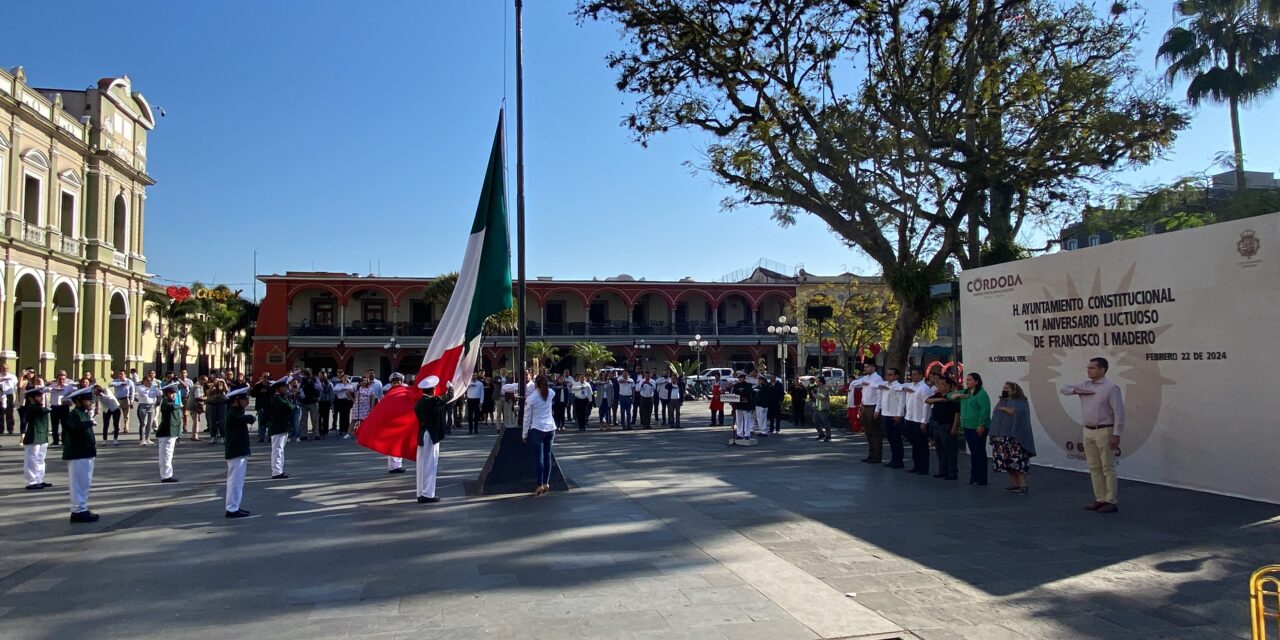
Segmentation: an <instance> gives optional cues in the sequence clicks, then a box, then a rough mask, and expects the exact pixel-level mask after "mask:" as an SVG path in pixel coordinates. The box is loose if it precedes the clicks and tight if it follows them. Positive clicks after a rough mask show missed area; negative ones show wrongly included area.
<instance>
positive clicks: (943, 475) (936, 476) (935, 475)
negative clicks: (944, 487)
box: [925, 471, 947, 478]
mask: <svg viewBox="0 0 1280 640" xmlns="http://www.w3.org/2000/svg"><path fill="white" fill-rule="evenodd" d="M925 473H929V472H928V471H926V472H925ZM933 477H935V478H945V477H947V474H945V473H935V474H933Z"/></svg>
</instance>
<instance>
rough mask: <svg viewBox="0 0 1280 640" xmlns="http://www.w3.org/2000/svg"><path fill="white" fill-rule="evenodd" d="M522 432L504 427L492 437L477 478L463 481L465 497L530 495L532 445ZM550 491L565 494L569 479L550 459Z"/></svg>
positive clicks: (534, 472)
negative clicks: (488, 450) (521, 435)
mask: <svg viewBox="0 0 1280 640" xmlns="http://www.w3.org/2000/svg"><path fill="white" fill-rule="evenodd" d="M520 432H521V430H520V429H518V428H516V427H507V428H505V429H503V430H502V434H501V435H498V436H497V437H495V438H494V441H493V450H492V451H490V452H489V459H488V460H486V461H485V463H484V468H483V469H481V470H480V477H479V478H477V479H475V480H471V481H467V482H463V483H462V485H463V489H464V490H465V491H466V494H467V495H468V496H493V495H502V494H508V493H533V490H534V489H535V488H537V468H536V466H535V463H534V458H533V445H531V444H529V443H527V442H525V441H524V440H523V439H522V438H521V437H520ZM548 484H550V485H551V490H552V491H568V490H569V487H570V486H571V485H570V484H569V480H568V479H567V478H565V477H564V474H563V473H562V472H561V471H560V464H559V462H557V461H556V459H555V454H554V453H552V456H551V479H550V480H549V481H548Z"/></svg>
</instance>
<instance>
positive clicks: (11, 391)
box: [0, 363, 18, 435]
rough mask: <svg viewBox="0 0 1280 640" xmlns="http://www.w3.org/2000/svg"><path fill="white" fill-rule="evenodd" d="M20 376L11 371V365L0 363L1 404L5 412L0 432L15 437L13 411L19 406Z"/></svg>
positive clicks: (1, 415)
mask: <svg viewBox="0 0 1280 640" xmlns="http://www.w3.org/2000/svg"><path fill="white" fill-rule="evenodd" d="M17 393H18V376H15V375H13V373H11V372H10V371H9V365H8V364H4V363H0V402H2V403H3V404H4V412H3V413H2V414H0V430H4V431H5V432H6V433H8V434H9V435H13V410H14V407H15V406H16V405H17V402H16V400H15V398H17V397H18V396H17Z"/></svg>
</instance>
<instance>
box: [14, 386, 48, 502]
mask: <svg viewBox="0 0 1280 640" xmlns="http://www.w3.org/2000/svg"><path fill="white" fill-rule="evenodd" d="M25 395H26V404H24V405H23V406H22V408H20V409H18V413H19V415H20V416H21V418H22V424H24V425H26V430H25V431H23V432H22V471H23V474H24V475H26V477H27V491H35V490H37V489H44V488H47V487H52V486H53V485H51V484H49V483H48V482H45V481H44V458H45V455H46V454H47V453H48V451H49V408H48V407H46V406H44V387H35V388H32V389H27V391H26V394H25Z"/></svg>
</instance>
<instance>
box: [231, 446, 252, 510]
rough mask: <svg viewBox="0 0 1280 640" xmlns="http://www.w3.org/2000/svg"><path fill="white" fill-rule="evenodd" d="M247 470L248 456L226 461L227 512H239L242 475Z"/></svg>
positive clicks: (242, 488) (241, 496) (242, 492)
mask: <svg viewBox="0 0 1280 640" xmlns="http://www.w3.org/2000/svg"><path fill="white" fill-rule="evenodd" d="M248 470H249V456H240V457H239V458H232V459H230V460H228V461H227V512H228V513H232V512H235V511H239V510H240V499H241V498H243V497H244V473H245V471H248Z"/></svg>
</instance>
